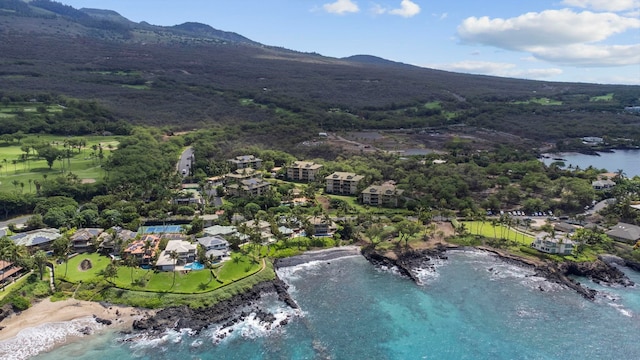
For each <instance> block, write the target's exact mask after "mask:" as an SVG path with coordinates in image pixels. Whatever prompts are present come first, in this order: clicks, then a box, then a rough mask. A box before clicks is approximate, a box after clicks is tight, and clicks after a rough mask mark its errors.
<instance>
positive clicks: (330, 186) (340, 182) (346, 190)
mask: <svg viewBox="0 0 640 360" xmlns="http://www.w3.org/2000/svg"><path fill="white" fill-rule="evenodd" d="M324 179H325V180H326V182H327V183H326V188H325V191H326V192H327V193H329V194H340V195H355V194H357V193H358V183H360V181H361V180H362V179H364V176H362V175H356V174H354V173H349V172H334V173H333V174H331V175H329V176H327V177H325V178H324Z"/></svg>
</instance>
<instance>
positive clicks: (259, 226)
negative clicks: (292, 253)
mask: <svg viewBox="0 0 640 360" xmlns="http://www.w3.org/2000/svg"><path fill="white" fill-rule="evenodd" d="M242 225H243V226H242V227H239V230H242V228H246V229H247V230H246V231H247V233H246V234H244V235H247V236H248V235H249V234H250V233H251V232H258V233H259V234H260V239H262V241H263V242H265V243H270V242H275V237H274V236H273V233H271V224H270V223H269V222H268V221H264V220H260V221H255V220H249V221H246V222H244V223H243V224H242Z"/></svg>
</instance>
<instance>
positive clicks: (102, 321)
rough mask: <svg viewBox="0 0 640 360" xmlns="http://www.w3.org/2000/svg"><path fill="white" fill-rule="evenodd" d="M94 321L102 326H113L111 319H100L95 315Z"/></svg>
mask: <svg viewBox="0 0 640 360" xmlns="http://www.w3.org/2000/svg"><path fill="white" fill-rule="evenodd" d="M93 319H94V320H95V321H96V322H97V323H98V324H102V325H111V324H112V321H111V320H109V319H103V318H99V317H97V316H95V315H93Z"/></svg>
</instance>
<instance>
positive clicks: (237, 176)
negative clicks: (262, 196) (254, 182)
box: [224, 168, 262, 183]
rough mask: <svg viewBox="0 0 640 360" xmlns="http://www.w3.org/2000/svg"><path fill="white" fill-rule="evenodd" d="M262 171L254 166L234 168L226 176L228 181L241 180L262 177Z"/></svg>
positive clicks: (225, 178)
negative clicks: (253, 167)
mask: <svg viewBox="0 0 640 360" xmlns="http://www.w3.org/2000/svg"><path fill="white" fill-rule="evenodd" d="M261 177H262V173H260V172H259V171H257V170H254V169H252V168H244V169H238V170H234V171H232V172H230V173H228V174H226V175H225V176H224V180H225V181H226V182H236V183H237V182H240V181H242V180H247V179H251V178H261Z"/></svg>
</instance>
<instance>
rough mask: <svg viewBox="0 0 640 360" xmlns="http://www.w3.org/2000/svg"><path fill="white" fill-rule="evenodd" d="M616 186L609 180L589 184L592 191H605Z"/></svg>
mask: <svg viewBox="0 0 640 360" xmlns="http://www.w3.org/2000/svg"><path fill="white" fill-rule="evenodd" d="M614 186H616V183H615V181H613V180H609V179H604V180H596V181H592V182H591V187H592V188H593V189H594V190H605V189H611V188H612V187H614Z"/></svg>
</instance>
